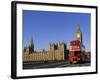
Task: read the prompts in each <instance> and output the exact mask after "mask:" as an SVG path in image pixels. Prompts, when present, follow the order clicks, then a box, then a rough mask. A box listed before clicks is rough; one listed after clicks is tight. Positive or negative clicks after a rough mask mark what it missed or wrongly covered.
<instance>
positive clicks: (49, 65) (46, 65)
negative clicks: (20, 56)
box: [23, 61, 90, 69]
mask: <svg viewBox="0 0 100 80" xmlns="http://www.w3.org/2000/svg"><path fill="white" fill-rule="evenodd" d="M77 66H90V63H77V64H70V63H69V62H68V61H55V62H27V63H24V64H23V69H40V68H57V67H59V68H60V67H77Z"/></svg>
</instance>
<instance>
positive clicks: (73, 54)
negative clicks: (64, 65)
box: [69, 40, 82, 63]
mask: <svg viewBox="0 0 100 80" xmlns="http://www.w3.org/2000/svg"><path fill="white" fill-rule="evenodd" d="M81 49H82V48H81V42H80V41H79V40H73V41H71V42H70V47H69V61H70V63H78V62H81V56H82V55H81Z"/></svg>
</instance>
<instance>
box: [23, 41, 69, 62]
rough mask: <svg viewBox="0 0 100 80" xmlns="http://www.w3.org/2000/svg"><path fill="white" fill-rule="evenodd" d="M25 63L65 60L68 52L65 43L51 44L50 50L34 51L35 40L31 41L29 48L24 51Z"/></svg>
mask: <svg viewBox="0 0 100 80" xmlns="http://www.w3.org/2000/svg"><path fill="white" fill-rule="evenodd" d="M23 52H24V53H23V62H28V61H57V60H64V59H65V55H66V53H67V52H68V50H67V45H66V44H65V42H64V41H63V42H61V43H59V44H57V43H52V44H51V43H50V44H49V50H48V51H45V50H42V51H34V44H33V40H31V41H30V43H29V46H28V47H27V48H24V50H23Z"/></svg>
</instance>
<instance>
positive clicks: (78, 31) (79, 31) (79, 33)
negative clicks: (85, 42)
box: [76, 24, 82, 43]
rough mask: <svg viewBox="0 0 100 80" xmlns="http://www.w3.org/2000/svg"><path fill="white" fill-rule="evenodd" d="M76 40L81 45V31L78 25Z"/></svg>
mask: <svg viewBox="0 0 100 80" xmlns="http://www.w3.org/2000/svg"><path fill="white" fill-rule="evenodd" d="M76 39H77V40H80V42H81V43H82V32H81V29H80V25H79V24H78V25H77V31H76Z"/></svg>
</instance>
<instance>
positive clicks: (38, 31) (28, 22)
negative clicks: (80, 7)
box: [23, 10, 91, 50]
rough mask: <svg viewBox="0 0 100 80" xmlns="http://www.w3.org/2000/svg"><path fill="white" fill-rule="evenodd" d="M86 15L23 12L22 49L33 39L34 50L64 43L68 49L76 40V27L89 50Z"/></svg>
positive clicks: (88, 23)
mask: <svg viewBox="0 0 100 80" xmlns="http://www.w3.org/2000/svg"><path fill="white" fill-rule="evenodd" d="M90 20H91V15H90V14H88V13H69V12H48V11H32V10H23V47H24V46H28V44H29V41H30V40H31V38H33V41H34V47H35V50H42V49H49V43H50V42H57V43H59V41H60V42H61V41H63V40H64V41H65V42H66V43H67V47H68V48H69V43H70V41H71V40H75V39H76V36H75V35H76V29H77V25H78V24H79V25H80V28H81V31H82V34H83V43H84V45H85V47H86V50H90V38H91V35H90V28H91V27H90V26H91V25H90V24H91V22H90Z"/></svg>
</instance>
